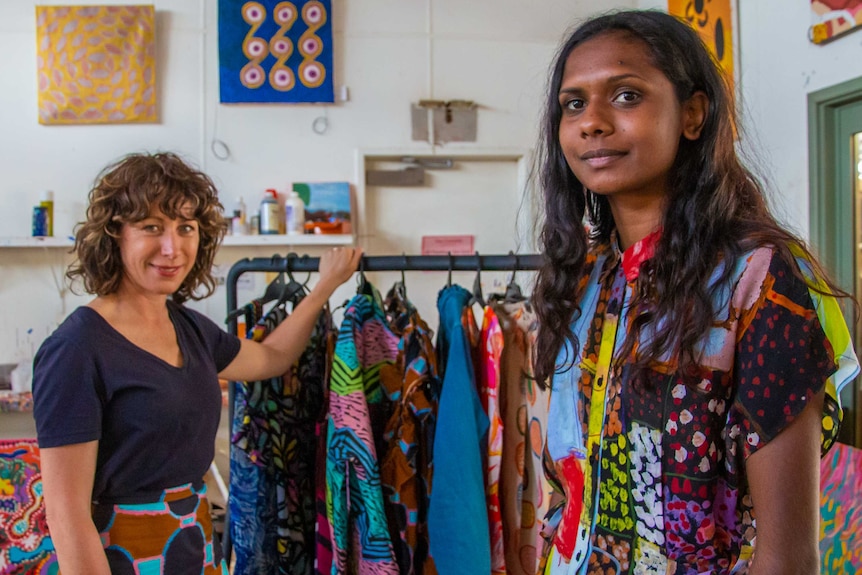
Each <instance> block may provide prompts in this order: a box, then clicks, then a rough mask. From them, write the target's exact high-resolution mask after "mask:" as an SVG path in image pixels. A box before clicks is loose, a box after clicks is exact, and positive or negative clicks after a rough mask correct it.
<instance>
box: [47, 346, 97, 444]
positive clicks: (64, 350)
mask: <svg viewBox="0 0 862 575" xmlns="http://www.w3.org/2000/svg"><path fill="white" fill-rule="evenodd" d="M100 389H101V390H102V392H101V393H104V387H103V386H102V384H101V380H100V378H99V374H98V369H97V367H96V361H95V358H94V357H93V354H91V353H86V351H85V350H82V349H80V347H79V346H78V345H77V344H76V343H75V342H74V341H72V340H69V339H67V338H64V337H58V336H51V337H49V338H48V339H46V340H45V342H44V343H43V344H42V346H41V347H40V348H39V351H38V352H37V353H36V357H35V358H34V360H33V416H34V417H35V419H36V435H37V438H38V442H39V447H40V448H45V447H59V446H62V445H70V444H73V443H86V442H89V441H96V440H98V439H100V438H101V436H102V405H103V404H102V399H101V398H100Z"/></svg>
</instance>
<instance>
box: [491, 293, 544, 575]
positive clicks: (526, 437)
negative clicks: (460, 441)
mask: <svg viewBox="0 0 862 575" xmlns="http://www.w3.org/2000/svg"><path fill="white" fill-rule="evenodd" d="M491 305H492V306H493V308H494V311H495V312H496V315H497V317H498V318H499V322H500V327H501V329H502V332H503V354H502V357H501V374H500V378H501V383H500V392H499V396H500V408H501V412H502V417H503V420H504V421H506V422H509V424H508V425H506V426H505V428H504V430H503V455H502V465H501V469H502V473H501V476H500V507H501V511H502V519H503V533H504V537H505V542H506V544H505V548H506V570H507V572H508V575H535V573H536V570H537V569H538V565H539V553H540V552H541V550H542V545H543V540H542V537H541V533H540V528H541V525H542V520H543V519H544V517H545V514H546V513H547V511H548V508H549V507H550V499H551V494H552V493H553V488H552V487H551V485H550V484H549V482H548V480H547V479H546V477H545V473H544V469H543V466H542V457H543V453H544V447H545V445H544V440H545V430H546V428H547V421H548V397H549V393H548V392H547V391H545V390H543V389H542V388H541V387H539V386H538V385H537V384H536V381H535V380H533V379H532V377H531V376H532V354H533V345H534V344H535V339H536V330H537V328H538V322H537V319H536V314H535V312H534V311H533V308H532V306H531V304H530V302H529V301H517V302H506V301H496V300H492V301H491Z"/></svg>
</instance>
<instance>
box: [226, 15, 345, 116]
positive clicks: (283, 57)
mask: <svg viewBox="0 0 862 575" xmlns="http://www.w3.org/2000/svg"><path fill="white" fill-rule="evenodd" d="M218 36H219V37H218V43H219V87H220V90H219V93H220V100H221V102H222V103H224V104H233V103H326V102H329V103H331V102H334V101H335V93H334V90H333V81H332V2H331V0H307V1H303V0H296V1H294V2H274V1H266V0H264V1H261V2H244V1H242V0H219V5H218Z"/></svg>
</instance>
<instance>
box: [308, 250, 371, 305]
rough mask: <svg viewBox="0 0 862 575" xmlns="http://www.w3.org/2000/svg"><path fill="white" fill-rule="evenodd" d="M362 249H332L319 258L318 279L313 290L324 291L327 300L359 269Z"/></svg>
mask: <svg viewBox="0 0 862 575" xmlns="http://www.w3.org/2000/svg"><path fill="white" fill-rule="evenodd" d="M361 258H362V248H349V247H338V248H333V249H331V250H329V251H327V252H326V253H324V254H323V255H322V256H321V257H320V264H319V265H318V271H319V272H320V278H319V279H318V280H317V285H316V286H315V289H318V288H319V289H321V290H324V295H325V296H326V298H327V299H329V296H330V295H332V292H334V291H335V289H336V288H337V287H338V286H340V285H341V284H343V283H344V282H346V281H347V280H349V279H350V278H351V277H352V276H353V274H354V273H355V272H356V269H357V268H358V267H359V260H360V259H361Z"/></svg>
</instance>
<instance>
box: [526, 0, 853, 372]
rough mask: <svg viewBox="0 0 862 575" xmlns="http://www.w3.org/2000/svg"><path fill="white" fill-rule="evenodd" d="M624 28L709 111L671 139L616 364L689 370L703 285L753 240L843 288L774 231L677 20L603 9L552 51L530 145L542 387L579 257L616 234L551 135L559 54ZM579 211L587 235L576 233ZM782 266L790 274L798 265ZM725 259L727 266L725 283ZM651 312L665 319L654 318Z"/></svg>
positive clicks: (707, 303)
mask: <svg viewBox="0 0 862 575" xmlns="http://www.w3.org/2000/svg"><path fill="white" fill-rule="evenodd" d="M618 31H622V32H625V33H627V34H630V35H631V36H632V37H634V38H636V39H638V40H640V41H641V42H643V45H644V47H645V48H646V49H647V50H648V51H649V54H650V57H651V61H652V63H653V65H655V66H656V67H657V68H658V69H659V70H661V71H662V72H663V73H664V75H665V76H666V77H667V78H668V80H670V82H671V83H672V84H673V86H674V89H675V93H676V96H677V98H678V99H679V101H680V102H684V101H685V100H687V99H689V98H690V97H691V96H692V95H693V94H694V93H695V92H698V91H702V92H703V93H705V94H706V96H707V98H708V99H709V110H708V112H707V115H706V118H705V120H704V122H703V128H702V131H701V134H700V137H699V138H698V139H696V140H693V141H691V140H688V139H686V138H685V137H680V142H679V150H678V152H677V157H676V159H675V161H674V164H673V166H672V167H671V170H670V174H669V176H668V197H667V201H666V203H665V208H664V214H663V219H662V228H663V231H662V235H661V238H660V239H659V242H658V245H657V246H656V253H655V257H653V258H652V259H650V260H648V261H647V262H644V264H643V265H642V266H641V270H640V275H639V279H638V285H637V286H636V289H635V296H634V300H633V302H632V308H633V309H637V310H638V311H637V314H636V316H635V317H634V318H633V319H632V321H631V329H630V331H629V333H628V335H627V337H626V340H625V342H624V344H623V349H622V353H621V355H620V361H629V360H631V361H633V362H634V364H635V367H636V368H643V367H646V366H648V365H649V364H650V363H652V362H653V361H655V360H657V359H658V358H659V357H661V356H663V355H664V354H666V353H669V352H670V353H672V354H673V355H674V356H675V357H677V358H679V359H678V361H679V363H678V367H679V368H684V367H686V366H688V365H692V364H693V363H694V362H695V361H696V360H697V358H696V357H695V346H696V344H697V343H698V341H699V340H701V338H702V337H703V335H704V334H705V333H706V331H707V330H708V329H709V328H710V327H711V326H712V323H713V321H714V320H713V316H714V310H713V307H712V303H711V298H710V295H711V294H710V293H709V288H708V285H707V280H708V278H709V276H710V274H711V272H712V271H713V270H714V269H715V268H716V266H717V264H718V263H719V262H720V261H721V260H722V259H724V260H733V259H734V258H736V257H738V256H740V255H741V254H743V253H745V252H747V251H749V250H751V249H753V248H754V247H758V246H766V245H769V246H773V247H774V248H775V249H777V250H778V253H779V255H780V256H781V257H782V258H785V259H786V260H787V261H788V262H792V261H793V255H792V254H791V252H790V246H791V245H795V246H797V247H799V248H800V249H801V250H802V251H803V253H804V254H805V255H806V256H808V258H809V259H810V261H811V263H812V265H813V266H814V267H815V271H816V272H817V273H818V274H819V275H820V276H821V277H822V279H824V280H826V281H827V285H828V286H829V288H830V290H831V291H830V292H829V293H835V294H839V295H842V296H846V295H847V294H846V293H844V292H843V291H841V290H840V289H838V288H837V287H836V286H835V285H834V284H833V283H832V282H830V281H829V280H828V279H827V278H826V275H825V274H823V273H822V269H820V267H819V266H818V265H817V263H816V261H815V260H814V258H813V257H811V255H810V253H809V252H808V251H807V249H806V248H805V246H804V245H803V242H802V241H801V240H799V239H798V238H797V237H796V236H794V235H793V234H791V233H790V232H788V231H787V230H785V229H783V228H782V227H781V226H780V225H779V224H778V222H777V221H776V220H775V218H774V217H773V216H772V214H771V213H770V211H769V209H768V207H767V204H766V200H765V197H764V193H763V189H762V186H761V184H760V183H759V182H758V180H757V179H756V178H755V177H754V176H753V175H752V173H751V172H750V171H749V170H748V169H747V168H746V167H744V166H743V164H742V162H741V161H740V159H739V157H738V156H737V152H736V149H735V147H734V140H735V137H734V130H735V128H736V127H737V126H738V124H736V123H735V117H736V116H735V110H734V103H733V100H732V98H731V97H730V93H731V92H730V89H729V87H728V84H727V82H726V81H725V79H724V77H723V76H722V74H721V72H720V71H719V68H718V66H717V64H716V62H715V60H714V59H713V58H712V56H711V55H710V53H709V51H708V50H707V49H706V47H705V46H704V44H703V42H702V41H701V39H700V38H699V37H698V35H697V33H696V32H695V31H694V30H693V29H692V28H691V27H690V26H688V25H687V24H686V23H685V22H683V21H681V20H679V19H677V18H676V17H674V16H671V15H668V14H666V13H663V12H658V11H649V10H647V11H622V12H613V13H608V14H603V15H601V16H598V17H595V18H593V19H591V20H588V21H587V22H585V23H584V24H582V25H581V26H580V27H578V28H577V29H576V30H575V31H574V32H573V33H572V34H571V35H570V36H569V38H568V39H567V40H566V41H565V43H564V44H563V45H562V47H561V48H560V50H559V52H558V54H557V57H556V60H555V62H554V65H553V69H552V71H551V77H550V82H549V86H548V94H547V99H546V102H545V112H544V120H543V125H542V134H541V140H540V144H539V148H540V154H539V156H538V158H539V162H540V178H541V187H542V192H543V200H544V221H543V224H542V228H541V235H540V242H541V244H542V247H543V252H544V255H545V260H544V263H543V265H542V267H541V269H540V270H539V272H538V274H537V279H536V286H535V289H534V291H533V294H534V301H535V309H536V313H537V315H538V318H539V331H538V335H537V342H536V346H535V350H536V352H535V357H534V376H535V377H536V379H537V380H538V382H539V385H548V383H549V378H550V377H551V376H552V375H553V373H555V371H556V370H558V369H559V366H557V365H556V358H557V354H558V352H559V350H560V349H561V348H562V345H563V344H564V343H565V341H566V340H569V341H570V342H571V343H572V345H573V348H574V349H576V350H577V349H578V345H579V342H577V341H576V338H575V336H574V334H573V333H572V332H571V329H570V323H571V321H572V319H573V318H575V317H577V314H579V313H580V310H579V308H578V299H579V297H580V293H581V291H582V289H583V286H582V285H581V282H582V281H583V277H582V276H583V275H584V268H585V257H586V255H587V252H588V250H589V247H590V245H591V243H592V244H602V243H605V244H606V243H608V242H610V239H611V234H612V233H613V231H614V229H615V223H614V219H613V216H612V214H611V209H610V204H609V203H608V200H607V198H606V197H603V196H599V195H597V194H593V193H591V192H590V191H589V190H587V189H586V188H585V187H584V185H583V184H582V183H581V182H580V181H579V180H578V179H577V178H576V177H575V175H574V174H573V173H572V171H571V169H570V168H569V166H568V164H567V163H566V159H565V157H564V155H563V152H562V149H561V147H560V142H559V138H558V132H559V128H560V120H561V117H562V108H561V106H560V103H559V90H560V86H561V83H562V77H563V71H564V68H565V65H566V61H567V59H568V57H569V55H570V54H571V52H572V50H574V49H575V48H576V47H577V46H578V45H580V44H582V43H583V42H586V41H587V40H590V39H592V38H595V37H597V36H599V35H601V34H606V33H609V32H618ZM585 216H586V217H587V218H588V221H589V224H590V228H591V229H590V232H587V231H586V230H585V228H584V217H585ZM791 269H797V267H796V265H795V264H792V265H791ZM731 272H732V266H725V267H724V272H723V277H720V278H719V281H718V282H716V283H715V284H713V285H714V286H719V285H721V284H723V283H725V282H726V281H727V280H728V278H729V276H730V274H731ZM657 318H667V321H662V322H661V323H660V324H659V323H658V322H657V321H656V320H657ZM648 324H651V325H652V326H653V327H654V328H655V334H654V336H652V337H651V338H650V339H649V342H647V343H645V344H644V343H643V342H641V344H640V346H639V348H638V349H637V353H636V357H633V356H632V354H633V349H634V342H636V341H637V340H638V335H639V333H640V330H641V329H643V327H644V326H646V325H648Z"/></svg>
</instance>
